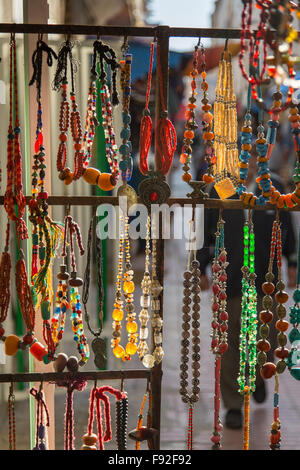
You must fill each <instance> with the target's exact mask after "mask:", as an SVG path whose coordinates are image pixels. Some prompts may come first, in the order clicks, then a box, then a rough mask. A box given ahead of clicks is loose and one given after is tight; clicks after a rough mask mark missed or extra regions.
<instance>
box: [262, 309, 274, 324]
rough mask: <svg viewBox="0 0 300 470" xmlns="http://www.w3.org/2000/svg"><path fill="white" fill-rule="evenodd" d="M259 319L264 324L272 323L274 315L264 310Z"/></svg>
mask: <svg viewBox="0 0 300 470" xmlns="http://www.w3.org/2000/svg"><path fill="white" fill-rule="evenodd" d="M259 319H260V321H262V322H263V323H270V322H271V321H272V320H273V313H272V312H270V311H269V310H262V311H261V312H260V313H259Z"/></svg>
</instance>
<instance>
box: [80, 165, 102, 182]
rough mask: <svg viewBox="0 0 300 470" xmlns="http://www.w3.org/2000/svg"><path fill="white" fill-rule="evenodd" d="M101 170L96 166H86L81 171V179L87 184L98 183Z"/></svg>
mask: <svg viewBox="0 0 300 470" xmlns="http://www.w3.org/2000/svg"><path fill="white" fill-rule="evenodd" d="M100 175H101V172H100V171H99V170H97V168H87V169H86V170H85V172H84V173H83V176H82V177H83V179H84V181H86V182H87V183H89V184H98V181H99V177H100Z"/></svg>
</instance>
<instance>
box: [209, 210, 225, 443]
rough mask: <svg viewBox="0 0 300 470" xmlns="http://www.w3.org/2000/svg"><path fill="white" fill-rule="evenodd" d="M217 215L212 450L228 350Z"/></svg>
mask: <svg viewBox="0 0 300 470" xmlns="http://www.w3.org/2000/svg"><path fill="white" fill-rule="evenodd" d="M221 214H222V212H221V210H220V213H219V220H218V225H217V231H216V243H215V256H214V260H213V264H212V272H213V281H212V293H213V298H212V313H213V318H212V324H211V326H212V341H211V350H212V352H213V354H215V397H214V430H213V434H212V436H211V441H212V442H213V450H218V449H220V448H221V435H220V431H221V430H222V424H221V421H220V397H221V390H220V375H221V358H222V355H223V354H224V353H225V352H226V350H227V348H228V343H227V329H228V313H227V311H226V303H227V295H226V280H227V274H226V268H227V266H228V262H227V253H226V250H225V246H224V223H225V222H224V220H222V217H221Z"/></svg>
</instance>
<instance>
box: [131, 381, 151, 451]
mask: <svg viewBox="0 0 300 470" xmlns="http://www.w3.org/2000/svg"><path fill="white" fill-rule="evenodd" d="M147 398H148V411H147V423H146V426H143V424H144V408H145V404H146V401H147ZM151 408H152V391H151V387H150V384H149V380H147V387H146V391H145V393H144V396H143V399H142V404H141V407H140V412H139V415H138V421H137V426H136V429H134V430H132V431H130V432H129V433H128V436H129V437H130V439H132V440H133V441H135V450H141V442H143V441H145V440H146V441H147V444H148V449H149V450H153V449H154V445H153V439H154V437H155V436H156V435H157V430H156V429H154V428H153V427H152V415H151Z"/></svg>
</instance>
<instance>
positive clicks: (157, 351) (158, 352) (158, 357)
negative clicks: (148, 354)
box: [153, 346, 165, 363]
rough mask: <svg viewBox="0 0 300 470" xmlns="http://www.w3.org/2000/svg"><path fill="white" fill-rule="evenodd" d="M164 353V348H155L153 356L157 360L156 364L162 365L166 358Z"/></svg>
mask: <svg viewBox="0 0 300 470" xmlns="http://www.w3.org/2000/svg"><path fill="white" fill-rule="evenodd" d="M164 354H165V353H164V351H163V348H162V347H161V346H158V347H156V348H155V350H154V353H153V356H154V359H155V362H157V363H160V362H161V361H162V359H163V357H164Z"/></svg>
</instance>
